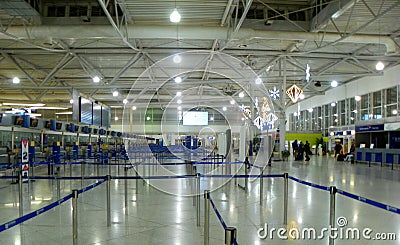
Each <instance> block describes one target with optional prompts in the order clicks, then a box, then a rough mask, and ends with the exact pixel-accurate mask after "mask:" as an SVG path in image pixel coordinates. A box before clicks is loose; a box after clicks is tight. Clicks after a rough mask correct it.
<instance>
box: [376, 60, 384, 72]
mask: <svg viewBox="0 0 400 245" xmlns="http://www.w3.org/2000/svg"><path fill="white" fill-rule="evenodd" d="M384 68H385V65H384V64H383V63H382V61H379V62H378V63H376V65H375V69H376V70H377V71H382V70H383V69H384Z"/></svg>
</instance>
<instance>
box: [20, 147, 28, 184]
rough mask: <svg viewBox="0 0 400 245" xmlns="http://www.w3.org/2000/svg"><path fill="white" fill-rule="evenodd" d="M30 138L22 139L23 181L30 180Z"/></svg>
mask: <svg viewBox="0 0 400 245" xmlns="http://www.w3.org/2000/svg"><path fill="white" fill-rule="evenodd" d="M28 144H29V140H22V141H21V162H22V166H21V175H22V182H27V181H28V175H29V165H28V163H29V147H28Z"/></svg>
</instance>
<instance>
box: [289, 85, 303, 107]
mask: <svg viewBox="0 0 400 245" xmlns="http://www.w3.org/2000/svg"><path fill="white" fill-rule="evenodd" d="M302 93H303V90H302V89H301V88H299V87H298V86H297V85H296V84H293V85H292V86H290V87H289V88H288V89H286V94H287V95H288V96H289V98H290V99H291V100H292V101H293V103H296V102H297V100H298V99H299V97H300V95H301V94H302Z"/></svg>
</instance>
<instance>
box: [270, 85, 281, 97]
mask: <svg viewBox="0 0 400 245" xmlns="http://www.w3.org/2000/svg"><path fill="white" fill-rule="evenodd" d="M268 92H269V96H270V97H271V98H272V99H273V100H277V99H279V89H276V87H275V86H274V88H273V89H270V90H268Z"/></svg>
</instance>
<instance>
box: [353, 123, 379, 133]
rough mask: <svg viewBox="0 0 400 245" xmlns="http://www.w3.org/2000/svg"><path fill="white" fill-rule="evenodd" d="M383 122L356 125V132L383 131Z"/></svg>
mask: <svg viewBox="0 0 400 245" xmlns="http://www.w3.org/2000/svg"><path fill="white" fill-rule="evenodd" d="M383 129H384V127H383V124H376V125H366V126H356V132H370V131H383Z"/></svg>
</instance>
